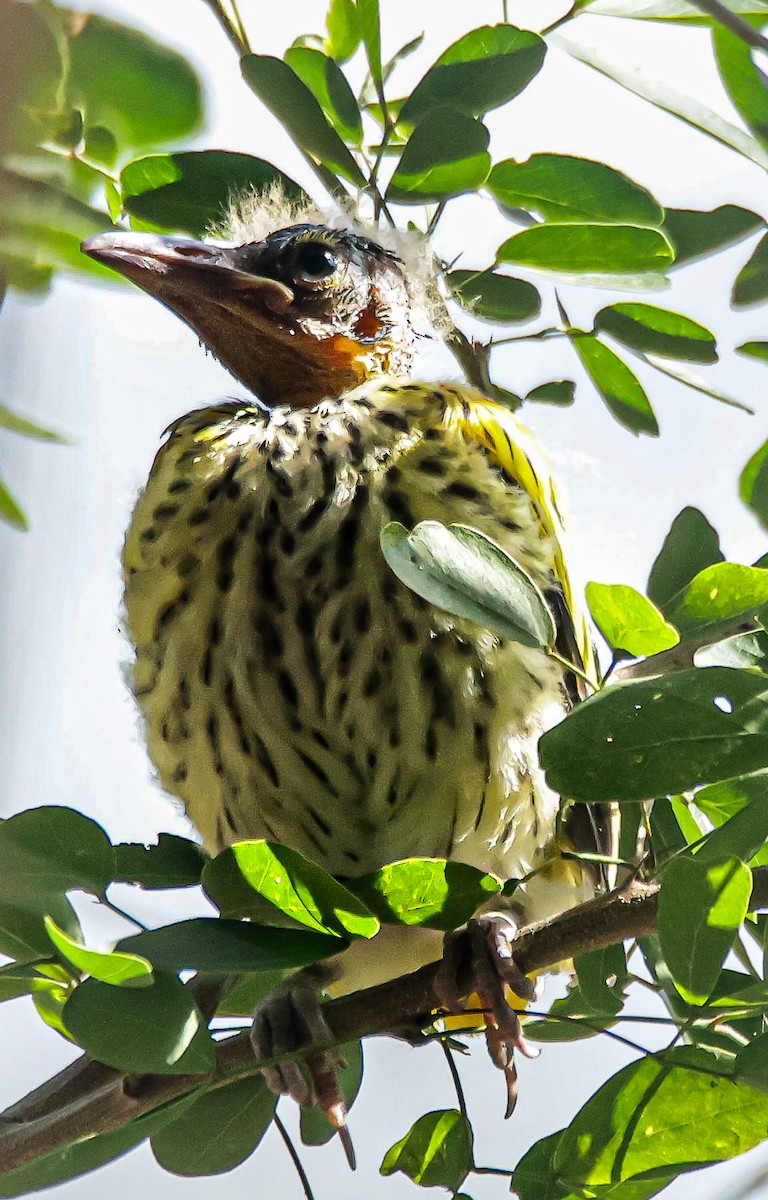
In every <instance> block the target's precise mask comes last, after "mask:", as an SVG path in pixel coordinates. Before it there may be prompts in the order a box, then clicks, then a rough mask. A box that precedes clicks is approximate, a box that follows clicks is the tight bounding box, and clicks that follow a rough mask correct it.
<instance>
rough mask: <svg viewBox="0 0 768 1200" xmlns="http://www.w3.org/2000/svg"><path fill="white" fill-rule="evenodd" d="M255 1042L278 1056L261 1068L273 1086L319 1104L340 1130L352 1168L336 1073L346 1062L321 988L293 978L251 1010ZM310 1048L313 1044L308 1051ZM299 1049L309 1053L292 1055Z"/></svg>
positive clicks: (259, 1051) (260, 1054)
mask: <svg viewBox="0 0 768 1200" xmlns="http://www.w3.org/2000/svg"><path fill="white" fill-rule="evenodd" d="M251 1043H252V1045H253V1048H254V1051H255V1053H256V1056H257V1058H259V1059H264V1058H273V1059H277V1060H278V1061H276V1062H275V1063H273V1064H272V1065H271V1066H269V1067H263V1068H262V1074H263V1075H264V1078H265V1080H266V1082H267V1086H268V1087H269V1088H270V1089H271V1091H273V1092H275V1093H276V1095H278V1096H280V1095H284V1094H287V1095H289V1096H291V1097H292V1098H293V1099H294V1100H295V1101H296V1103H297V1104H300V1105H301V1107H302V1108H310V1107H311V1106H312V1105H313V1104H317V1105H318V1107H319V1108H320V1109H321V1110H322V1111H323V1113H324V1114H325V1116H326V1118H327V1120H328V1122H329V1124H330V1125H332V1126H333V1128H334V1129H335V1130H336V1132H337V1133H338V1135H339V1140H340V1142H341V1144H342V1146H343V1148H344V1153H345V1155H346V1157H347V1162H348V1163H349V1165H350V1167H351V1168H352V1170H354V1169H355V1151H354V1147H353V1145H352V1139H351V1137H350V1135H349V1130H348V1129H347V1106H346V1104H345V1102H344V1097H343V1096H342V1094H341V1091H340V1089H339V1083H338V1076H337V1072H338V1069H339V1067H342V1066H344V1063H343V1061H342V1059H341V1056H340V1055H339V1052H338V1050H337V1049H336V1048H335V1046H334V1045H333V1034H332V1033H331V1031H330V1029H329V1027H328V1023H327V1022H326V1020H325V1017H324V1016H323V1011H322V1006H321V1004H320V996H319V993H318V990H317V988H316V987H315V986H313V985H312V984H310V983H307V982H305V981H300V980H298V979H294V980H292V981H291V982H290V983H289V984H288V985H287V986H286V987H285V988H281V989H279V990H277V991H275V992H273V993H272V994H271V995H270V996H268V997H267V998H266V999H265V1000H264V1001H263V1002H262V1003H261V1004H260V1005H259V1006H258V1008H257V1009H256V1011H255V1013H254V1014H253V1025H252V1026H251ZM307 1047H311V1050H310V1051H309V1052H306V1051H307ZM299 1051H305V1053H303V1054H301V1056H300V1057H294V1056H296V1055H297V1052H299Z"/></svg>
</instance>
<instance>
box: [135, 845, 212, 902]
mask: <svg viewBox="0 0 768 1200" xmlns="http://www.w3.org/2000/svg"><path fill="white" fill-rule="evenodd" d="M207 862H208V855H207V854H206V853H205V851H204V850H203V849H202V847H201V846H199V845H198V844H197V842H191V841H190V840H189V838H183V837H177V835H176V834H174V833H160V834H158V837H157V841H156V842H153V843H151V844H150V845H148V846H143V845H141V844H140V843H138V842H120V843H119V844H118V845H116V846H115V871H114V882H115V883H135V884H137V885H138V886H139V887H142V888H145V889H147V890H152V889H153V888H183V887H194V886H195V884H198V883H199V882H200V875H201V873H202V870H203V867H204V866H205V864H206V863H207Z"/></svg>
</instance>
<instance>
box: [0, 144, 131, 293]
mask: <svg viewBox="0 0 768 1200" xmlns="http://www.w3.org/2000/svg"><path fill="white" fill-rule="evenodd" d="M107 224H108V219H107V217H106V215H105V214H104V213H101V212H98V211H97V210H96V209H94V208H91V207H89V205H87V204H84V203H82V201H80V200H78V199H77V198H76V197H75V196H72V195H69V194H67V193H66V192H64V191H62V190H61V189H60V188H59V187H57V186H54V185H53V184H49V183H45V182H41V181H38V180H35V179H28V178H25V177H24V176H22V175H19V174H17V173H15V172H13V171H7V170H4V169H2V168H0V266H1V267H2V270H3V271H4V272H5V273H6V274H8V275H9V278H10V279H11V280H12V281H13V282H14V283H15V284H16V283H18V284H19V286H27V285H28V284H30V282H34V280H32V281H30V280H29V279H26V280H25V279H23V278H22V279H20V280H17V278H16V277H15V275H14V271H13V270H12V269H10V268H11V267H12V265H13V264H14V263H16V264H19V263H21V264H22V265H23V266H24V267H25V268H26V269H27V271H28V272H32V273H33V275H34V273H37V274H38V275H39V273H40V272H44V271H46V270H47V269H49V268H52V267H55V268H61V269H66V270H70V269H73V268H74V269H75V270H77V271H79V272H82V271H85V272H86V273H88V274H92V275H93V274H95V275H98V276H99V277H100V278H102V279H106V278H107V277H108V276H109V272H108V271H107V269H106V268H104V267H99V269H98V270H96V271H94V270H93V269H92V268H93V267H94V266H98V264H94V263H91V266H88V261H89V260H88V259H87V258H86V256H85V255H84V254H82V253H81V251H80V242H81V240H82V239H83V238H85V237H88V236H89V235H90V234H93V233H101V232H102V231H103V230H104V227H105V225H107ZM9 264H10V266H9Z"/></svg>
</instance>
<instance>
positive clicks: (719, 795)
mask: <svg viewBox="0 0 768 1200" xmlns="http://www.w3.org/2000/svg"><path fill="white" fill-rule="evenodd" d="M695 803H696V807H697V808H699V809H701V811H702V812H703V813H704V816H705V817H708V818H709V820H710V821H711V822H712V824H713V825H714V826H715V832H714V833H712V834H710V836H709V837H708V838H707V841H706V842H705V843H704V845H703V846H702V848H701V849H700V850H699V851H698V854H699V855H701V854H704V853H706V855H712V854H717V853H720V854H721V855H726V854H733V855H735V856H736V857H737V858H741V859H743V860H744V861H745V862H749V863H750V864H751V865H752V866H764V865H766V864H767V863H768V846H767V845H766V843H768V827H767V823H768V772H765V771H757V772H756V773H755V774H754V775H746V776H743V777H742V778H739V779H724V780H723V781H722V783H713V784H710V786H709V787H705V788H702V789H701V790H700V791H698V792H697V793H696V797H695Z"/></svg>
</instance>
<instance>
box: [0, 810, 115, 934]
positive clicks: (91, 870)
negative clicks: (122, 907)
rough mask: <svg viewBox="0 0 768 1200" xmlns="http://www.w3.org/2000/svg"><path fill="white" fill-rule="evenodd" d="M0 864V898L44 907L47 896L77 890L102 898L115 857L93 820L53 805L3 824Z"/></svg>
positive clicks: (110, 877)
mask: <svg viewBox="0 0 768 1200" xmlns="http://www.w3.org/2000/svg"><path fill="white" fill-rule="evenodd" d="M0 862H2V864H3V869H2V872H0V896H1V897H2V898H3V899H4V900H8V901H9V902H10V903H13V904H22V905H23V906H25V907H26V905H27V902H29V901H31V902H32V903H34V904H35V905H36V906H38V907H40V906H42V905H43V904H44V902H45V898H47V897H48V896H53V895H56V894H59V893H63V892H66V891H69V890H70V889H74V888H79V889H81V890H82V891H86V892H93V893H94V895H97V896H100V895H102V894H103V892H104V890H105V888H106V887H107V885H108V884H109V883H110V881H111V879H112V872H113V867H114V854H113V851H112V846H111V844H110V841H109V838H108V837H107V835H106V833H105V832H104V830H103V829H102V828H101V826H100V825H97V824H96V822H95V821H92V820H91V819H90V818H89V817H86V816H83V814H82V813H79V812H75V810H74V809H73V808H59V807H57V806H55V805H50V806H46V807H43V808H29V809H27V810H26V811H25V812H20V813H17V814H16V815H15V816H13V817H9V818H8V820H7V821H3V822H2V824H0ZM53 915H54V916H55V914H53ZM57 920H58V918H57Z"/></svg>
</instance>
